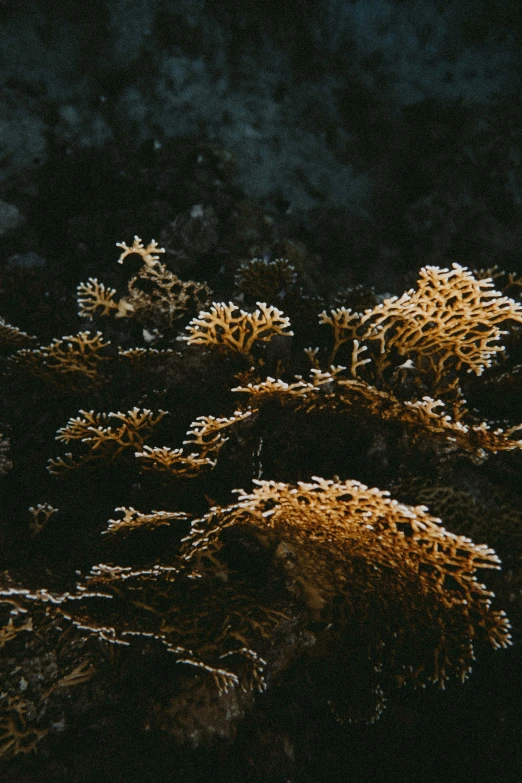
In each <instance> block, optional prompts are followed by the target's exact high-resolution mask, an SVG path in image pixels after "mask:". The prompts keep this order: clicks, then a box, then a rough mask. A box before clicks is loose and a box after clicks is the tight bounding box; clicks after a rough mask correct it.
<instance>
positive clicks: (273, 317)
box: [185, 302, 293, 361]
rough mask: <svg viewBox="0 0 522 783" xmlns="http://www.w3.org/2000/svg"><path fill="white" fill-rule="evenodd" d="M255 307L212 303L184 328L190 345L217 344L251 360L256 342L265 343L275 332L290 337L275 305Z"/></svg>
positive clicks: (288, 322)
mask: <svg viewBox="0 0 522 783" xmlns="http://www.w3.org/2000/svg"><path fill="white" fill-rule="evenodd" d="M256 305H257V308H258V309H257V310H254V312H253V313H247V312H246V311H245V310H241V308H239V307H238V306H237V305H235V304H234V303H233V302H229V304H228V305H227V304H225V303H224V302H215V303H214V304H212V306H211V308H210V310H209V311H208V312H201V313H199V315H198V316H197V318H193V319H192V321H191V322H190V323H189V325H188V326H187V327H186V329H187V331H188V332H189V334H188V336H186V337H185V340H186V341H187V342H188V343H189V344H190V345H204V346H218V347H222V348H227V349H228V350H230V351H233V352H235V353H239V354H242V355H243V356H245V357H246V358H247V359H248V360H249V361H252V359H253V357H252V349H253V347H254V345H255V344H256V343H258V342H269V341H270V340H271V339H272V338H273V337H275V336H276V335H281V336H283V337H291V336H292V335H293V332H292V331H291V329H290V321H289V319H288V318H287V317H286V316H285V315H283V313H282V312H281V310H279V309H278V308H277V307H273V306H269V305H267V304H265V303H264V302H257V303H256Z"/></svg>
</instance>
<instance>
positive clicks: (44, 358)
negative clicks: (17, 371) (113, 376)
mask: <svg viewBox="0 0 522 783" xmlns="http://www.w3.org/2000/svg"><path fill="white" fill-rule="evenodd" d="M109 345H110V342H109V341H106V340H105V339H104V337H103V335H102V333H101V332H96V333H95V334H91V332H89V331H86V332H78V334H76V335H69V336H67V337H62V338H61V339H54V340H53V341H52V342H51V343H50V345H44V346H41V347H40V348H34V349H30V348H23V349H22V350H20V351H17V352H16V353H15V354H13V355H12V356H11V357H10V362H11V365H12V366H13V367H17V368H22V369H24V370H26V371H28V372H29V373H31V374H32V375H34V376H36V377H37V378H41V379H42V380H46V381H50V382H51V383H53V384H55V385H57V386H59V387H65V388H70V389H73V390H75V389H79V388H83V387H84V386H85V384H88V385H91V386H98V385H100V384H103V383H105V382H107V379H106V378H104V377H103V375H102V373H101V372H100V368H101V365H102V364H103V362H106V361H110V356H108V355H107V352H106V350H105V349H107V348H108V346H109Z"/></svg>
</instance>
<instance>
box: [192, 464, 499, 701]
mask: <svg viewBox="0 0 522 783" xmlns="http://www.w3.org/2000/svg"><path fill="white" fill-rule="evenodd" d="M255 484H256V488H255V489H254V491H253V492H252V493H250V494H247V493H245V492H244V491H242V490H239V491H238V493H239V497H238V502H237V504H235V505H232V506H229V507H227V508H219V507H216V508H212V509H211V510H210V511H209V513H208V514H206V515H205V516H204V517H202V518H201V519H199V520H196V521H195V522H194V523H193V528H192V532H191V534H190V535H189V536H188V538H187V539H186V541H185V547H184V557H185V559H186V561H187V562H188V563H195V564H196V568H198V567H200V568H202V569H203V571H204V570H205V567H206V565H205V559H206V558H214V560H216V559H218V558H219V556H220V551H221V550H222V548H223V545H224V544H223V539H224V533H225V531H226V530H230V529H233V528H237V529H238V530H239V531H247V532H248V531H249V532H250V533H251V534H252V535H253V536H254V537H255V539H256V540H257V541H258V542H259V543H260V544H261V546H262V547H263V548H265V549H268V550H271V551H272V552H273V553H274V557H275V558H276V560H277V561H278V562H279V563H280V564H281V566H282V568H283V569H284V571H285V573H286V575H287V584H288V585H289V587H290V589H291V591H292V592H293V593H294V594H295V596H296V597H297V598H298V599H300V600H301V601H303V603H304V604H305V606H306V607H307V610H308V612H309V614H310V617H311V618H312V619H314V620H315V621H323V622H325V623H334V624H336V623H337V624H339V623H341V624H343V625H345V627H346V630H347V633H349V634H352V633H353V632H354V629H355V628H359V627H360V626H366V627H367V629H369V628H372V631H371V632H370V633H373V634H375V639H374V648H375V649H376V650H377V649H381V654H382V656H383V658H384V657H385V658H386V659H387V666H388V667H391V668H392V669H393V670H394V674H395V675H396V676H397V677H399V678H400V680H401V681H406V680H408V679H409V680H412V681H414V683H415V684H423V683H425V682H429V681H431V682H436V683H438V684H439V685H440V686H444V684H445V682H446V681H447V679H448V678H449V676H450V674H451V673H453V674H455V675H457V676H458V677H460V678H461V679H465V678H466V677H467V676H468V675H469V673H470V671H471V665H472V661H473V660H474V655H473V644H474V643H475V642H476V641H477V640H479V639H480V638H483V639H485V640H487V641H489V642H490V643H491V644H492V645H493V647H505V646H506V645H508V644H509V643H510V635H509V623H508V621H507V619H506V617H505V615H504V613H503V612H496V611H492V610H491V597H492V594H491V593H490V592H489V591H488V590H487V589H486V588H485V587H484V585H482V584H481V583H480V582H479V581H477V576H476V574H477V571H478V570H481V569H491V568H493V569H497V568H499V560H498V557H497V556H496V555H495V553H494V552H493V550H491V549H489V548H488V547H487V546H484V545H476V544H473V542H472V541H471V540H470V539H469V538H465V537H463V536H457V535H454V534H452V533H449V532H448V531H446V530H445V529H444V528H443V527H442V524H441V522H440V520H439V519H436V518H434V517H432V516H431V515H430V514H428V513H427V510H426V507H425V506H415V507H413V506H406V505H404V504H401V503H398V502H397V501H396V500H393V499H392V498H390V496H389V493H388V492H381V491H380V490H378V489H375V488H368V487H367V486H365V485H363V484H361V483H360V482H357V481H346V482H342V483H341V482H336V481H332V480H326V479H322V478H314V481H313V483H306V482H299V483H298V484H297V485H295V486H292V485H288V484H283V483H277V482H274V481H255ZM339 600H342V602H343V609H342V611H341V612H340V611H339ZM334 605H335V607H336V609H335V610H334ZM378 606H382V607H383V608H384V611H383V612H379V618H380V619H379V620H377V616H376V615H375V611H376V609H377V607H378ZM339 617H342V620H340V619H339ZM417 636H419V637H420V638H423V639H425V640H427V639H430V640H431V644H432V647H431V649H424V648H419V646H417V649H415V645H413V644H412V643H413V640H414V639H415V637H417ZM382 642H383V643H384V649H382V647H381V643H382ZM410 645H412V648H411V649H409V646H410ZM419 649H422V650H423V652H422V655H423V656H425V657H419V651H418V650H419ZM383 663H384V662H383V661H380V662H379V665H383Z"/></svg>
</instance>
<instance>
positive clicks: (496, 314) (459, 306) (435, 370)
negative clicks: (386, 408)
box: [320, 264, 522, 392]
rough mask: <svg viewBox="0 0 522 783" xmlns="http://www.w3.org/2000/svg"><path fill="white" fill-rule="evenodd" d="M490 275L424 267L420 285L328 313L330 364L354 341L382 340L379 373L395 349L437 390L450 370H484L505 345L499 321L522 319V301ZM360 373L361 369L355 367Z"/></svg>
mask: <svg viewBox="0 0 522 783" xmlns="http://www.w3.org/2000/svg"><path fill="white" fill-rule="evenodd" d="M493 286H494V283H493V281H492V280H491V279H490V278H484V279H476V278H475V277H474V276H473V274H472V273H471V272H470V271H469V270H468V269H466V267H462V266H460V265H459V264H453V266H452V269H440V268H439V267H436V266H426V267H423V268H422V269H421V270H420V272H419V279H418V283H417V290H413V289H412V290H410V291H407V292H406V293H404V294H403V295H402V296H400V297H391V298H390V299H385V300H384V302H382V303H380V304H378V305H376V306H375V307H373V308H371V309H369V310H366V311H365V312H364V313H362V314H360V313H353V312H351V311H349V310H346V309H345V308H339V309H337V310H333V311H332V312H331V313H330V314H328V313H326V312H323V313H322V314H321V316H320V321H321V323H325V324H330V326H332V328H333V332H334V346H333V350H332V352H331V354H330V359H329V363H331V362H332V361H333V359H334V357H335V356H336V354H337V352H338V350H339V348H340V347H341V346H342V345H343V344H344V343H345V342H348V341H350V340H358V341H359V342H365V341H366V342H367V344H369V345H372V344H374V343H375V344H376V345H377V349H378V350H377V354H376V355H375V357H374V366H375V369H376V371H377V373H378V375H379V376H382V374H383V372H384V371H385V370H386V369H387V368H388V367H390V366H391V365H392V362H393V356H394V352H396V353H397V354H398V356H400V357H403V358H404V359H405V360H406V363H405V364H404V365H403V366H404V367H405V368H406V369H409V368H411V369H412V370H416V371H417V372H418V373H420V374H421V375H422V374H427V373H428V372H429V373H431V384H432V391H433V392H440V390H442V389H444V388H445V382H447V380H446V375H447V373H448V372H449V371H456V372H458V371H459V370H460V369H465V370H466V371H467V372H473V373H475V374H476V375H481V374H482V372H483V371H484V369H485V368H486V367H489V366H491V363H492V361H493V359H494V358H495V356H496V355H497V354H499V353H501V352H502V351H503V350H504V347H503V346H502V345H500V344H499V340H500V338H501V336H502V335H503V334H505V332H503V331H502V330H501V329H500V328H499V326H498V325H499V324H501V323H503V322H505V321H508V320H514V321H518V322H522V305H520V304H518V303H517V302H515V301H514V300H513V299H510V298H509V297H506V296H503V295H502V294H500V293H499V292H498V291H495V290H494V287H493ZM352 372H353V373H354V375H357V368H355V367H352Z"/></svg>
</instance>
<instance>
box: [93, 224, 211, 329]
mask: <svg viewBox="0 0 522 783" xmlns="http://www.w3.org/2000/svg"><path fill="white" fill-rule="evenodd" d="M118 247H120V248H122V251H123V252H122V253H121V255H120V257H119V259H118V262H119V263H120V264H122V263H123V262H124V261H125V259H126V258H127V257H128V256H131V255H138V256H140V257H141V258H142V260H143V265H142V267H141V268H140V270H139V272H138V273H137V274H136V275H134V276H133V277H131V279H130V280H129V283H128V286H127V289H128V290H127V295H126V296H123V297H121V298H120V299H119V300H118V301H116V299H115V298H114V297H115V295H116V289H115V288H106V287H105V285H104V284H103V283H100V282H98V280H97V279H96V278H92V277H91V278H89V280H88V281H87V282H86V283H80V284H79V286H78V289H77V300H78V306H79V315H80V316H83V317H84V318H89V319H91V320H92V319H93V318H94V317H95V316H108V315H110V314H111V313H113V314H114V315H115V316H116V317H117V318H129V317H130V318H134V319H136V320H137V321H138V322H139V323H140V324H141V325H142V326H143V328H144V329H145V330H146V332H145V333H146V335H147V339H148V341H149V342H150V341H153V340H157V339H159V338H161V337H163V336H164V335H165V334H167V335H168V334H169V333H170V332H171V331H172V328H173V327H174V325H175V324H176V322H177V321H179V320H180V319H181V318H183V317H184V316H185V315H191V314H193V313H194V312H197V311H198V310H199V309H201V308H202V307H205V306H206V305H207V304H208V302H209V297H210V290H209V288H208V286H207V285H205V284H204V283H196V282H194V281H193V280H189V281H188V282H183V281H182V280H180V278H179V277H178V276H177V275H175V274H173V273H172V272H171V271H170V270H168V269H167V267H166V266H165V264H162V263H160V261H159V255H158V253H164V252H165V250H164V249H163V248H161V247H158V244H157V242H155V241H154V240H152V242H151V243H150V244H148V245H147V246H144V245H143V243H142V241H141V239H140V238H139V237H134V242H133V243H132V245H131V246H129V245H127V244H126V243H125V242H119V243H118Z"/></svg>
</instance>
